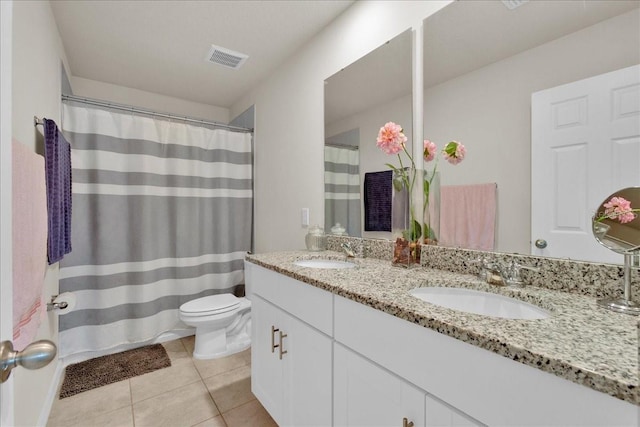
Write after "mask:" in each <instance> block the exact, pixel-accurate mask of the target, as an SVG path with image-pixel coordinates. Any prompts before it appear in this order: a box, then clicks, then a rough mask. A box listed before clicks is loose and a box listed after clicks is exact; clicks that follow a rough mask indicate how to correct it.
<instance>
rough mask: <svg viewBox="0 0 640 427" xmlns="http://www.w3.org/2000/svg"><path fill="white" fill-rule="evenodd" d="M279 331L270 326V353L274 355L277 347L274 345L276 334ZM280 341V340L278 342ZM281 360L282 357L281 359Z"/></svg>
mask: <svg viewBox="0 0 640 427" xmlns="http://www.w3.org/2000/svg"><path fill="white" fill-rule="evenodd" d="M279 330H280V329H278V328H276V327H275V326H273V325H271V353H275V351H276V348H277V347H279V345H278V344H276V332H278V331H279ZM280 341H282V339H281V340H280ZM281 359H282V357H281Z"/></svg>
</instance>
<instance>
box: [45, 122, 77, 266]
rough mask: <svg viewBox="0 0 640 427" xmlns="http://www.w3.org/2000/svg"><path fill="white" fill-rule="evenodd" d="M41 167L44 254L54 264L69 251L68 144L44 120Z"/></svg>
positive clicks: (69, 156) (54, 128)
mask: <svg viewBox="0 0 640 427" xmlns="http://www.w3.org/2000/svg"><path fill="white" fill-rule="evenodd" d="M44 165H45V169H46V181H47V215H48V224H49V234H48V237H47V253H48V258H49V264H54V263H56V262H58V261H60V260H61V259H62V257H64V255H65V254H68V253H69V252H71V145H69V143H68V142H67V140H66V139H64V136H63V135H62V133H61V132H60V131H59V130H58V126H57V125H56V122H54V121H53V120H49V119H44Z"/></svg>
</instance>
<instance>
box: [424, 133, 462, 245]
mask: <svg viewBox="0 0 640 427" xmlns="http://www.w3.org/2000/svg"><path fill="white" fill-rule="evenodd" d="M423 146H424V150H423V153H422V155H423V158H424V161H425V162H430V161H432V160H434V159H436V154H437V152H438V147H437V146H436V144H435V143H434V142H432V141H429V140H428V139H425V140H424V142H423ZM466 154H467V149H466V148H465V146H464V145H462V144H461V143H459V142H458V141H451V142H449V143H447V145H445V146H444V148H443V149H442V155H443V157H444V158H445V159H446V160H447V161H448V162H449V163H451V164H452V165H457V164H458V163H460V162H462V161H463V160H464V157H465V155H466ZM437 169H438V159H436V163H435V166H434V167H433V170H432V171H431V172H428V171H425V173H424V182H423V187H422V188H423V191H424V202H423V205H422V212H423V216H424V217H425V223H424V237H425V241H428V240H430V241H437V240H438V237H437V236H436V231H435V230H433V229H432V228H431V223H430V216H429V214H428V212H429V193H430V191H431V187H432V184H433V179H434V178H435V176H436V170H437Z"/></svg>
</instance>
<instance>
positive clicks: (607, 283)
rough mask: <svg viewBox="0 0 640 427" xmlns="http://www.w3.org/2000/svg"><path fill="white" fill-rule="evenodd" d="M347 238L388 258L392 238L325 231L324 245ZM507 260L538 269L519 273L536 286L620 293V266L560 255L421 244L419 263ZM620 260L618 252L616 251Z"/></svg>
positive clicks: (468, 265) (637, 288)
mask: <svg viewBox="0 0 640 427" xmlns="http://www.w3.org/2000/svg"><path fill="white" fill-rule="evenodd" d="M344 242H348V243H349V244H350V245H351V247H352V248H353V250H354V252H355V253H356V254H357V256H358V257H366V258H377V259H382V260H388V261H389V262H391V259H392V256H393V242H392V241H390V240H384V239H363V238H359V237H343V236H332V235H329V236H328V238H327V249H328V250H330V251H342V249H341V247H340V244H342V243H344ZM483 258H484V259H486V260H488V261H502V262H508V261H511V260H515V261H517V262H518V263H520V264H522V265H526V266H530V267H539V268H540V272H538V273H534V272H531V271H527V270H524V271H523V272H522V276H523V278H524V279H525V281H527V282H528V283H531V285H533V286H537V287H540V288H547V289H554V290H559V291H565V292H574V293H579V294H583V295H588V296H592V297H597V298H620V297H622V277H623V271H622V266H617V265H612V264H598V263H590V262H585V261H573V260H568V259H560V258H544V257H537V256H533V255H518V254H508V253H502V252H485V251H477V250H471V249H458V248H449V247H443V246H433V245H423V246H422V255H421V257H420V259H421V264H422V266H423V267H427V268H435V269H438V270H445V271H450V272H453V273H462V274H478V273H479V270H480V264H479V263H477V262H474V261H476V260H478V259H483ZM620 258H621V262H622V255H620ZM639 276H640V275H639V274H637V271H636V272H634V274H633V275H632V292H633V294H632V295H636V296H638V295H640V277H639Z"/></svg>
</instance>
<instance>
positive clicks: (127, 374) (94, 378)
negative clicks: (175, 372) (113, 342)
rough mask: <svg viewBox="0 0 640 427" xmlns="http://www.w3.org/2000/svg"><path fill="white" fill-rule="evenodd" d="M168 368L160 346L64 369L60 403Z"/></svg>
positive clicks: (100, 358)
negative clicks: (61, 400) (66, 398)
mask: <svg viewBox="0 0 640 427" xmlns="http://www.w3.org/2000/svg"><path fill="white" fill-rule="evenodd" d="M169 366H171V361H170V360H169V356H167V352H166V350H165V349H164V347H163V346H162V345H161V344H154V345H148V346H145V347H140V348H134V349H133V350H127V351H123V352H121V353H116V354H109V355H107V356H101V357H96V358H95V359H89V360H85V361H84V362H80V363H75V364H73V365H69V366H67V368H66V370H65V375H64V382H63V383H62V388H61V389H60V399H63V398H65V397H69V396H73V395H75V394H78V393H82V392H83V391H87V390H91V389H94V388H97V387H101V386H103V385H107V384H111V383H115V382H118V381H122V380H126V379H127V378H132V377H136V376H138V375H142V374H146V373H149V372H153V371H155V370H158V369H161V368H167V367H169Z"/></svg>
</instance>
